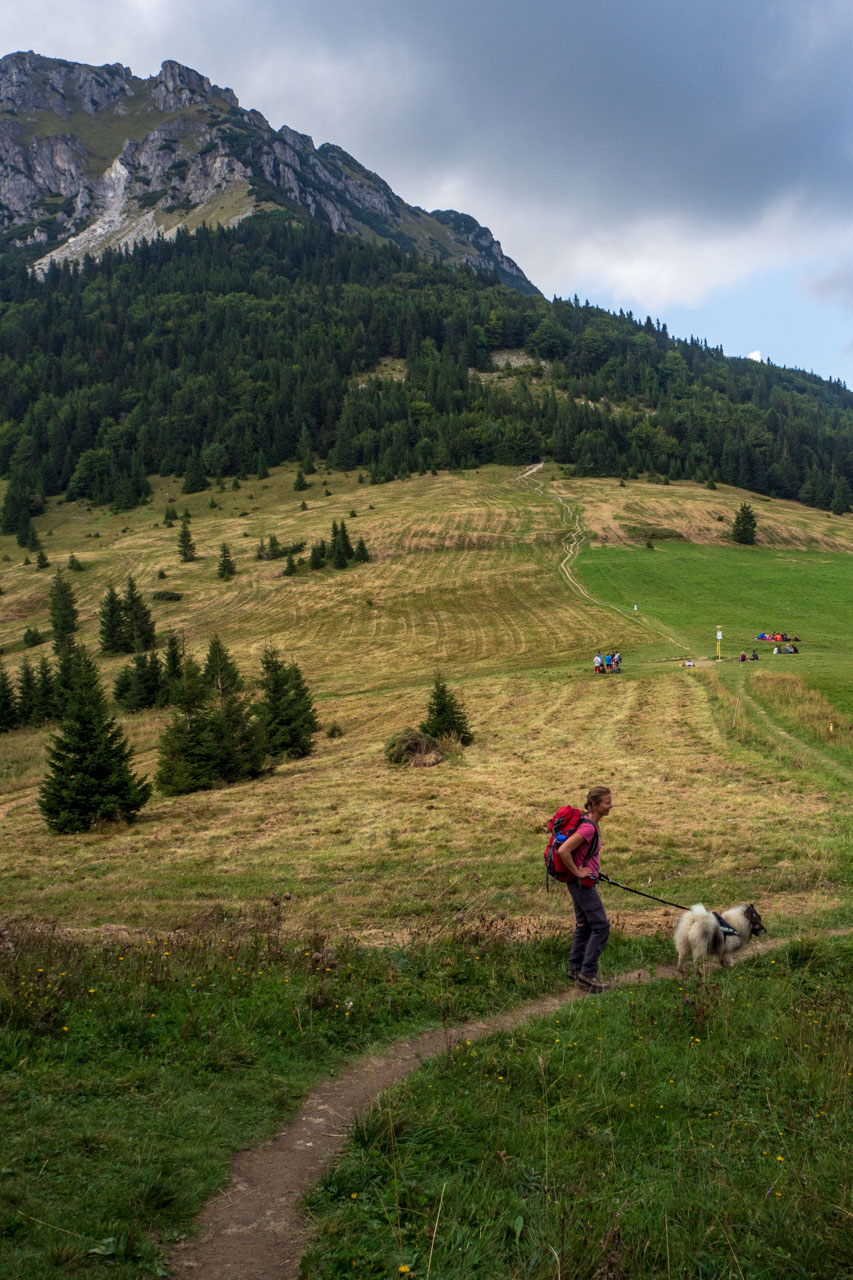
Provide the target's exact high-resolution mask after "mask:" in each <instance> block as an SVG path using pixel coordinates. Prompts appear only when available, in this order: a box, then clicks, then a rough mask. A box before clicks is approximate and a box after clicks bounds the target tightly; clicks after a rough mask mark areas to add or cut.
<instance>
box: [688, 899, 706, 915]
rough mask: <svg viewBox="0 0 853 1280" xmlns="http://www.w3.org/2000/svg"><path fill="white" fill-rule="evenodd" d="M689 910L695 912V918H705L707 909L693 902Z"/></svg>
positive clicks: (699, 903)
mask: <svg viewBox="0 0 853 1280" xmlns="http://www.w3.org/2000/svg"><path fill="white" fill-rule="evenodd" d="M690 910H691V911H695V913H696V915H697V916H706V915H707V914H708V909H707V907H704V906H703V905H702V903H701V902H694V904H693V906H692V907H691V908H690Z"/></svg>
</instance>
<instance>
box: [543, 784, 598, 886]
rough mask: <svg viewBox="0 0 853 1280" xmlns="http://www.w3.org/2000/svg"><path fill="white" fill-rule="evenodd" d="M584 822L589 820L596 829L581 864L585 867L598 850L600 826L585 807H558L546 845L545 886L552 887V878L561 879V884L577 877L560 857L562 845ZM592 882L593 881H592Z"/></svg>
mask: <svg viewBox="0 0 853 1280" xmlns="http://www.w3.org/2000/svg"><path fill="white" fill-rule="evenodd" d="M582 822H589V823H590V825H591V826H592V827H593V828H594V830H595V835H594V836H593V837H592V840H591V841H590V843H589V848H588V849H587V851H586V853H585V855H584V859H583V862H581V864H580V865H581V866H582V867H585V866H586V864H587V863H588V862H589V860H590V858H592V857H593V856H594V855H595V853H596V852H597V850H598V843H599V837H598V828H597V827H596V826H595V824H594V823H593V822H592V819H591V818H590V816H589V814H588V813H584V811H583V809H576V808H575V806H574V805H571V804H567V805H564V806H563V808H562V809H558V810H557V812H556V813H555V814H554V816H553V818H551V820H550V821H549V823H548V833H549V835H548V843H547V845H546V846H545V854H544V857H545V887H546V889H550V888H551V881H552V880H559V882H560V884H567V883H568V881H569V880H574V879H575V877H574V876H573V875H572V872H571V871H567V870H566V866H565V863H564V862H563V860H562V858H561V857H560V846H561V845H562V844H563V843H564V841H566V840H568V838H569V836H573V835H574V834H575V832H576V831H577V829H578V827H579V826H580V825H581V823H582ZM590 883H592V881H590Z"/></svg>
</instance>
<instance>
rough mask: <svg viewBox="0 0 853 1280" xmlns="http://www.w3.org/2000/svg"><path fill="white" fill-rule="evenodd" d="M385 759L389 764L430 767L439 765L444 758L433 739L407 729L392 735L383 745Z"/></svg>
mask: <svg viewBox="0 0 853 1280" xmlns="http://www.w3.org/2000/svg"><path fill="white" fill-rule="evenodd" d="M385 759H386V760H387V761H388V763H389V764H413V765H431V764H441V762H442V760H443V759H444V756H443V755H442V754H441V750H440V749H439V745H438V743H437V742H436V740H435V738H433V737H431V736H430V735H429V734H428V733H424V732H423V731H422V730H420V729H412V728H411V727H409V728H406V729H400V731H399V732H398V733H392V735H391V737H390V738H389V739H388V741H387V742H386V743H385Z"/></svg>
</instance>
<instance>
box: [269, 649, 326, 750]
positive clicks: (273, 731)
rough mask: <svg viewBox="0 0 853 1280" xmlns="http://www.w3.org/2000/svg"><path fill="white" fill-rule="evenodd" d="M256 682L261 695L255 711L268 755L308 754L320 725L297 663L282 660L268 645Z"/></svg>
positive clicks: (312, 747) (312, 748)
mask: <svg viewBox="0 0 853 1280" xmlns="http://www.w3.org/2000/svg"><path fill="white" fill-rule="evenodd" d="M258 684H259V687H260V689H261V698H260V700H259V701H258V703H257V704H256V706H255V714H256V716H257V719H258V722H259V724H260V726H261V729H262V733H263V743H264V747H265V749H266V751H267V754H268V755H270V756H272V758H273V759H274V760H282V759H285V758H287V759H296V758H299V757H301V756H307V755H310V753H311V752H312V751H313V750H314V742H313V736H314V734H316V733H317V732H318V730H319V727H320V726H319V723H318V720H317V713H316V711H315V710H314V703H313V701H312V699H311V694H310V692H309V691H308V686H307V685H306V683H305V680H304V677H303V675H302V672H301V670H300V669H299V666H298V665H297V664H296V663H295V662H291V663H285V662H284V661H283V660H282V659H281V657H280V656H279V654H278V651H277V650H276V649H274V648H272V647H271V646H268V647H267V648H266V649H264V652H263V655H262V657H261V675H260V679H259V681H258Z"/></svg>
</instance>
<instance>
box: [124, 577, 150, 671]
mask: <svg viewBox="0 0 853 1280" xmlns="http://www.w3.org/2000/svg"><path fill="white" fill-rule="evenodd" d="M121 607H122V613H123V615H124V630H125V636H126V642H127V649H126V650H125V652H127V653H142V652H143V650H146V649H153V647H154V645H155V643H156V640H157V635H156V627H155V625H154V619H153V618H152V616H151V610H150V609H149V608H148V605H147V604H146V603H145V601H144V600H143V599H142V595H141V594H140V591H139V589H138V587H137V585H136V583H135V582H134V580H133V578H132V577H130V576H128V579H127V585H126V586H125V589H124V597H123V599H122V602H121Z"/></svg>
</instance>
